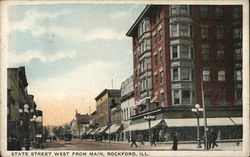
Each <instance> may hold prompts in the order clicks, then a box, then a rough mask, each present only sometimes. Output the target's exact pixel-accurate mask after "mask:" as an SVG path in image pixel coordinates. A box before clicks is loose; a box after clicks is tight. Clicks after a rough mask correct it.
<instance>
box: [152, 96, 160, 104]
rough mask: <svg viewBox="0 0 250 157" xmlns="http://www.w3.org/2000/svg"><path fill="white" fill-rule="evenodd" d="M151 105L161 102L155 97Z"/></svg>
mask: <svg viewBox="0 0 250 157" xmlns="http://www.w3.org/2000/svg"><path fill="white" fill-rule="evenodd" d="M150 103H159V101H157V98H156V97H153V99H152V100H151V101H150Z"/></svg>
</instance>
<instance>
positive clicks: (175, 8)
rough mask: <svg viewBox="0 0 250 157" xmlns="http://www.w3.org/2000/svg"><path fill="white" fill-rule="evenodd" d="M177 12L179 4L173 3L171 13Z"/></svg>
mask: <svg viewBox="0 0 250 157" xmlns="http://www.w3.org/2000/svg"><path fill="white" fill-rule="evenodd" d="M176 14H177V6H176V5H172V6H171V15H176Z"/></svg>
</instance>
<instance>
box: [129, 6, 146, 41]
mask: <svg viewBox="0 0 250 157" xmlns="http://www.w3.org/2000/svg"><path fill="white" fill-rule="evenodd" d="M150 7H151V5H147V6H146V7H145V8H144V10H143V11H142V12H141V14H140V15H139V17H138V18H137V19H136V21H135V22H134V23H133V25H132V26H131V27H130V29H129V30H128V32H127V33H126V36H128V37H130V36H131V34H132V32H133V30H134V28H135V27H136V26H137V24H138V23H139V21H140V20H141V19H142V17H143V16H144V15H145V14H146V12H147V11H148V10H149V8H150Z"/></svg>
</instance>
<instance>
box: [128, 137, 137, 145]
mask: <svg viewBox="0 0 250 157" xmlns="http://www.w3.org/2000/svg"><path fill="white" fill-rule="evenodd" d="M131 142H132V143H131V145H130V147H133V145H135V147H137V144H136V137H135V135H133V136H132V138H131Z"/></svg>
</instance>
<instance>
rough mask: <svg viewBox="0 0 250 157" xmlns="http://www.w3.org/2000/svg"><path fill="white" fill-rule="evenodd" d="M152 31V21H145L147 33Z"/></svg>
mask: <svg viewBox="0 0 250 157" xmlns="http://www.w3.org/2000/svg"><path fill="white" fill-rule="evenodd" d="M147 31H150V20H149V19H147V20H145V32H147Z"/></svg>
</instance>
